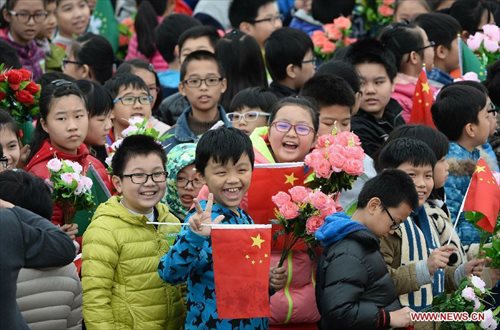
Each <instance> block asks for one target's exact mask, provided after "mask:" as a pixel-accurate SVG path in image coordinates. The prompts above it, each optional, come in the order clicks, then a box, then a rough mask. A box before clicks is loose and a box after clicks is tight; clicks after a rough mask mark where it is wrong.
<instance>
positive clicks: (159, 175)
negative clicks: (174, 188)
mask: <svg viewBox="0 0 500 330" xmlns="http://www.w3.org/2000/svg"><path fill="white" fill-rule="evenodd" d="M122 177H124V178H130V181H132V183H135V184H142V183H146V182H148V179H149V178H151V180H153V182H155V183H159V182H165V181H166V180H167V172H165V171H162V172H155V173H151V174H146V173H133V174H123V175H122Z"/></svg>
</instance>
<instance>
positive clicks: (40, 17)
mask: <svg viewBox="0 0 500 330" xmlns="http://www.w3.org/2000/svg"><path fill="white" fill-rule="evenodd" d="M9 14H10V15H11V16H14V17H16V19H17V21H18V22H19V23H23V24H26V23H28V22H29V21H30V19H31V18H32V17H33V21H35V23H43V22H45V19H46V18H47V16H48V13H47V12H46V11H40V12H37V13H34V14H30V13H27V12H21V13H17V12H15V11H13V10H9Z"/></svg>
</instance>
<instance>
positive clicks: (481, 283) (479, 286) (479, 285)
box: [470, 275, 486, 293]
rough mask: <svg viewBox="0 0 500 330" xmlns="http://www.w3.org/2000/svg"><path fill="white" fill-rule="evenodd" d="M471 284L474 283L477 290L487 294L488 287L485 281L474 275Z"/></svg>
mask: <svg viewBox="0 0 500 330" xmlns="http://www.w3.org/2000/svg"><path fill="white" fill-rule="evenodd" d="M470 282H471V283H472V285H474V287H475V288H476V289H479V291H481V293H484V292H485V289H484V288H485V286H486V283H484V281H483V280H482V279H481V278H480V277H477V276H474V275H472V278H471V280H470Z"/></svg>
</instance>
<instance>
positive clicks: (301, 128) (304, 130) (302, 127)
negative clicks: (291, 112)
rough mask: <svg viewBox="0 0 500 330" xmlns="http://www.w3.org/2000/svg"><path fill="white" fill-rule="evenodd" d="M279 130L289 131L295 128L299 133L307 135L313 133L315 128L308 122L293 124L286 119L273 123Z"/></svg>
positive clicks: (282, 131)
mask: <svg viewBox="0 0 500 330" xmlns="http://www.w3.org/2000/svg"><path fill="white" fill-rule="evenodd" d="M271 126H272V127H274V128H275V129H276V130H277V131H278V132H281V133H288V132H289V131H290V130H291V129H292V128H293V129H294V130H295V133H297V135H302V136H306V135H309V134H311V132H313V131H314V128H312V127H310V126H307V125H306V124H296V125H292V124H290V123H289V122H286V121H275V122H274V123H272V124H271Z"/></svg>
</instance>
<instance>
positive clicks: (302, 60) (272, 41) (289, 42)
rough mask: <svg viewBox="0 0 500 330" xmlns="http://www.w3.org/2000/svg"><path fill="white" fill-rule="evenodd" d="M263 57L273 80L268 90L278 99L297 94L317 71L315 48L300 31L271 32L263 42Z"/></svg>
mask: <svg viewBox="0 0 500 330" xmlns="http://www.w3.org/2000/svg"><path fill="white" fill-rule="evenodd" d="M265 57H266V66H267V69H268V70H269V73H270V74H271V78H272V79H273V82H272V83H271V85H270V86H269V87H270V90H271V91H272V92H273V93H274V94H275V95H276V96H277V97H278V98H283V97H286V96H292V95H296V94H298V92H299V90H300V89H301V88H302V86H304V83H305V82H306V81H307V80H309V78H311V77H312V76H313V75H314V72H315V70H316V64H315V62H316V59H315V58H314V45H313V43H312V40H311V38H309V36H308V35H307V34H306V33H305V32H302V31H300V30H295V29H292V28H281V29H279V30H276V31H274V32H273V33H272V34H271V35H270V36H269V38H268V39H267V40H266V53H265Z"/></svg>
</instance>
